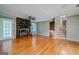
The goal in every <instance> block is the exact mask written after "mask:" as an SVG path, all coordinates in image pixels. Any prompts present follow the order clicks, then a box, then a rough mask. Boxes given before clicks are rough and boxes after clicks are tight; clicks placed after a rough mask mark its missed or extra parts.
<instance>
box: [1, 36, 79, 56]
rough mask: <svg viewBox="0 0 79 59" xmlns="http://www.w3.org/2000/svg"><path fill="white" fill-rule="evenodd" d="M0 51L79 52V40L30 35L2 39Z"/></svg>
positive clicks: (55, 53)
mask: <svg viewBox="0 0 79 59" xmlns="http://www.w3.org/2000/svg"><path fill="white" fill-rule="evenodd" d="M0 52H8V54H10V55H58V54H79V42H74V41H67V40H63V39H54V36H52V35H51V36H50V37H47V36H42V35H37V36H33V37H32V36H29V37H23V38H17V39H13V40H7V41H0Z"/></svg>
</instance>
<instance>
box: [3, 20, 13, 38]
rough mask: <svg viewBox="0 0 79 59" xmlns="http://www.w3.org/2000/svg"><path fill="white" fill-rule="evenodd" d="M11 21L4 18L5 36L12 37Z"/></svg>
mask: <svg viewBox="0 0 79 59" xmlns="http://www.w3.org/2000/svg"><path fill="white" fill-rule="evenodd" d="M11 24H12V23H11V21H10V20H4V21H3V37H4V38H5V37H11Z"/></svg>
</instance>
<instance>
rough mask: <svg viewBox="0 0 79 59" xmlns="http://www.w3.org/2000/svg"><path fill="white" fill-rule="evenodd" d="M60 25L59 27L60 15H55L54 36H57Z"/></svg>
mask: <svg viewBox="0 0 79 59" xmlns="http://www.w3.org/2000/svg"><path fill="white" fill-rule="evenodd" d="M60 27H61V22H60V16H57V17H55V38H58V34H59V29H60Z"/></svg>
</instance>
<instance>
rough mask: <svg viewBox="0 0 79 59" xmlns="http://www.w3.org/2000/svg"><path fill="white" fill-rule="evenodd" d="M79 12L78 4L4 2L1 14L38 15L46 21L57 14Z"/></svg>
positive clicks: (11, 15) (12, 15)
mask: <svg viewBox="0 0 79 59" xmlns="http://www.w3.org/2000/svg"><path fill="white" fill-rule="evenodd" d="M74 14H79V7H76V4H2V5H0V15H3V16H9V17H14V18H15V17H22V18H27V16H33V17H36V20H37V21H45V20H49V19H52V18H53V17H55V16H61V15H74Z"/></svg>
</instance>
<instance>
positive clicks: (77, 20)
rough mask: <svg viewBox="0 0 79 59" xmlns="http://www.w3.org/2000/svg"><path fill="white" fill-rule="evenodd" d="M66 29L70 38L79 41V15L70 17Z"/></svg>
mask: <svg viewBox="0 0 79 59" xmlns="http://www.w3.org/2000/svg"><path fill="white" fill-rule="evenodd" d="M66 30H67V39H68V40H72V41H79V15H75V16H70V17H68V20H67V29H66Z"/></svg>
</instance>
